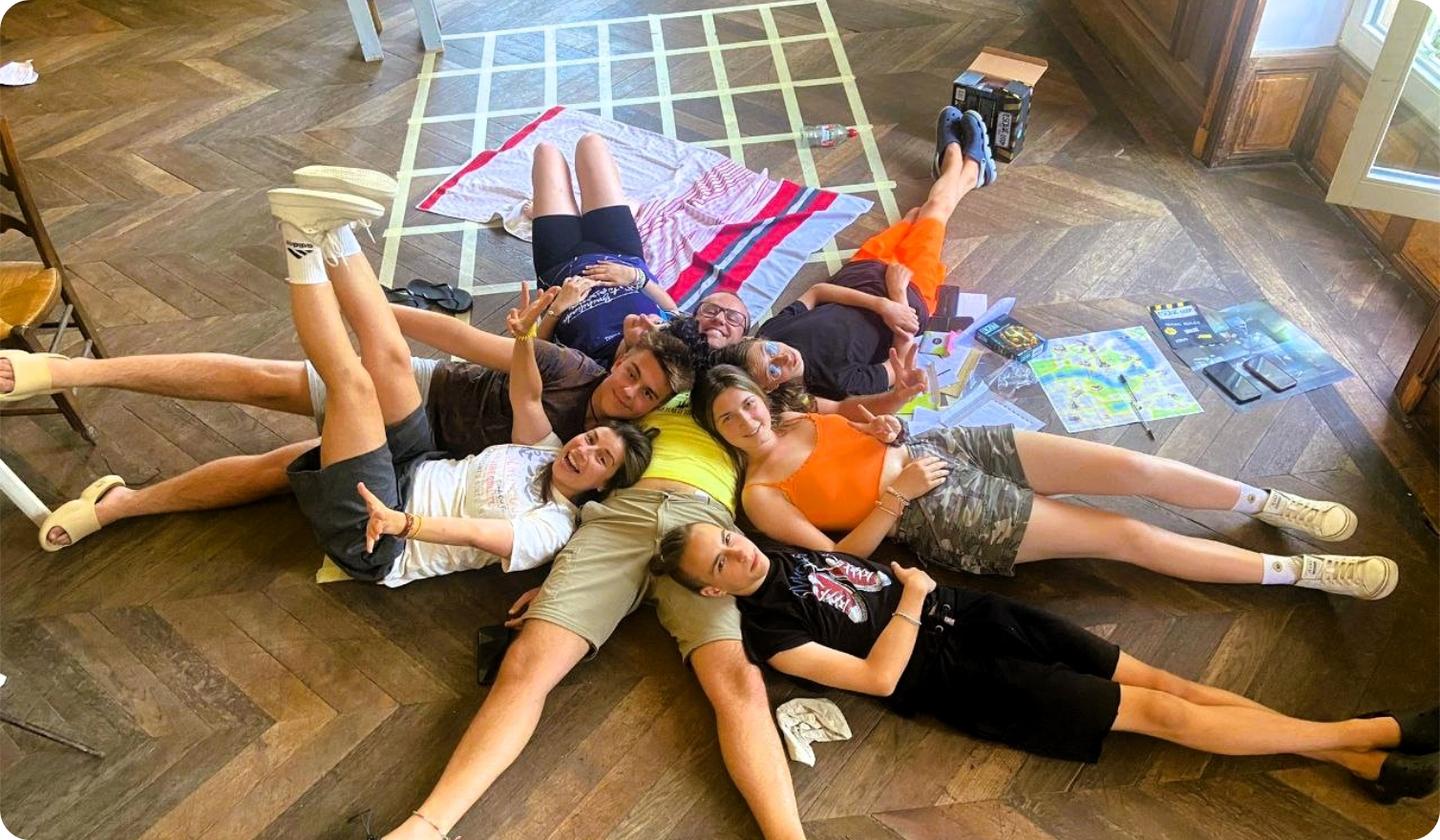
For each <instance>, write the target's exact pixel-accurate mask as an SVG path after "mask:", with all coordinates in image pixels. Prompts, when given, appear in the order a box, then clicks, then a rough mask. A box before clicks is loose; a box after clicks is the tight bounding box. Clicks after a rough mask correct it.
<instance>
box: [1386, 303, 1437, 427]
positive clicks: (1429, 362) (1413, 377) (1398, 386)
mask: <svg viewBox="0 0 1440 840" xmlns="http://www.w3.org/2000/svg"><path fill="white" fill-rule="evenodd" d="M1437 374H1440V306H1437V307H1435V311H1434V312H1432V313H1431V315H1430V323H1429V325H1428V326H1426V327H1425V332H1424V333H1423V334H1422V335H1421V336H1420V341H1419V342H1417V343H1416V344H1415V352H1413V353H1411V354H1410V361H1409V362H1407V363H1406V364H1405V370H1403V371H1401V373H1400V381H1399V382H1397V383H1395V401H1396V402H1397V403H1399V405H1400V410H1401V411H1404V412H1406V413H1409V412H1412V411H1414V410H1415V409H1416V408H1417V407H1419V405H1420V403H1421V401H1422V400H1424V399H1425V396H1426V393H1427V392H1429V391H1434V390H1436V388H1435V377H1436V375H1437ZM1432 396H1433V395H1432Z"/></svg>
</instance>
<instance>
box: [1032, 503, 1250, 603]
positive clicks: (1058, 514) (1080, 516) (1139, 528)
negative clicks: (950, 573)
mask: <svg viewBox="0 0 1440 840" xmlns="http://www.w3.org/2000/svg"><path fill="white" fill-rule="evenodd" d="M1058 557H1098V558H1100V559H1102V560H1119V561H1121V562H1122V563H1131V564H1133V565H1136V566H1141V567H1143V568H1146V569H1149V570H1151V571H1154V572H1159V573H1160V574H1162V575H1169V576H1170V577H1176V578H1183V579H1185V580H1195V581H1203V582H1206V583H1260V581H1261V579H1262V578H1263V577H1264V562H1265V561H1264V559H1263V558H1262V557H1261V556H1260V555H1259V554H1258V553H1256V552H1254V551H1249V550H1247V549H1243V548H1240V547H1238V546H1233V545H1227V544H1225V543H1222V542H1216V541H1214V540H1202V539H1200V538H1198V537H1186V536H1181V535H1180V534H1174V533H1171V532H1169V531H1166V530H1165V529H1164V528H1157V527H1155V526H1154V525H1150V524H1147V523H1145V522H1141V521H1139V520H1136V519H1131V518H1130V517H1128V516H1121V515H1120V514H1118V513H1110V512H1109V511H1103V510H1095V509H1093V508H1087V507H1081V506H1079V505H1072V504H1068V503H1066V502H1060V501H1056V500H1055V499H1047V498H1045V497H1044V496H1036V497H1035V506H1034V508H1033V509H1032V510H1031V513H1030V522H1029V524H1028V525H1027V526H1026V528H1025V536H1024V538H1023V539H1022V540H1021V541H1020V550H1019V553H1018V556H1017V558H1016V562H1018V563H1030V562H1034V561H1036V560H1049V559H1052V558H1058Z"/></svg>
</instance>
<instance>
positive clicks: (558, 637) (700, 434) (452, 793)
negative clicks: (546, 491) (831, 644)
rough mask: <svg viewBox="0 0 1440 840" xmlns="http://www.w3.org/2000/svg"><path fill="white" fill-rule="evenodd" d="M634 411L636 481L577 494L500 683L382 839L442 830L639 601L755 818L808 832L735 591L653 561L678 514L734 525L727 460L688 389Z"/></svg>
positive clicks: (519, 608) (772, 829)
mask: <svg viewBox="0 0 1440 840" xmlns="http://www.w3.org/2000/svg"><path fill="white" fill-rule="evenodd" d="M640 425H641V426H642V427H651V428H657V429H659V430H660V434H659V436H658V437H656V438H655V445H654V454H653V456H652V458H651V461H650V466H649V468H648V469H647V470H646V471H645V474H644V476H643V477H642V478H641V479H640V481H639V482H638V483H636V484H635V485H634V486H632V487H629V488H626V489H624V490H619V491H616V492H613V493H611V494H610V495H609V496H608V497H607V498H605V499H604V500H602V501H598V502H590V503H589V504H587V505H586V506H585V508H584V510H583V511H582V512H581V515H580V528H579V530H577V531H576V532H575V536H574V537H572V538H571V540H570V542H569V544H568V545H566V547H565V548H564V549H562V550H561V552H560V554H559V556H557V557H556V558H555V562H554V565H553V566H552V567H551V570H550V574H549V576H548V577H547V578H546V579H545V583H544V585H543V586H541V587H540V588H539V589H538V590H534V591H532V592H530V593H526V595H525V596H523V597H522V598H521V599H520V601H519V602H517V603H516V605H515V606H514V607H513V608H512V609H511V612H512V614H515V613H519V615H517V617H516V618H514V619H513V620H512V621H511V622H510V623H511V624H519V625H520V626H521V629H520V633H519V635H518V636H517V637H516V639H515V641H514V643H513V644H512V645H511V646H510V649H509V650H508V651H507V652H506V654H505V658H504V661H503V662H502V663H501V665H500V670H499V674H498V676H497V677H496V680H495V684H494V686H493V687H492V688H491V689H490V693H489V694H488V695H487V696H486V697H485V701H484V703H483V704H482V705H481V706H480V710H479V711H478V712H476V714H475V718H474V720H473V721H471V723H470V726H469V728H468V729H467V730H466V731H465V735H464V736H463V737H462V738H461V739H460V743H459V745H458V746H457V747H456V748H455V752H454V754H453V755H452V756H451V757H450V761H449V763H448V764H447V765H446V767H445V771H444V773H443V774H441V776H440V780H439V781H438V782H437V783H436V784H435V787H434V789H433V790H432V791H431V792H430V795H429V796H428V797H426V799H425V802H424V803H423V804H421V806H420V807H419V808H418V809H416V810H415V811H414V812H413V814H412V815H411V817H410V818H409V819H407V820H406V821H405V822H404V823H402V824H401V825H399V826H397V827H396V828H395V830H394V831H392V832H391V833H390V834H388V835H386V837H387V840H388V839H389V838H424V840H435V838H436V837H439V836H449V834H450V833H451V831H452V829H453V828H454V826H455V824H456V823H457V822H458V821H459V820H460V818H461V817H462V816H464V815H465V812H466V811H468V810H469V809H470V807H471V806H472V805H473V804H474V803H475V801H476V800H477V799H479V798H480V796H481V795H483V794H484V793H485V791H486V790H487V789H488V788H489V787H490V785H491V784H492V783H493V782H494V781H495V779H496V778H497V777H499V775H500V774H501V773H502V772H504V771H505V769H506V768H507V767H509V766H510V764H511V763H512V762H514V761H515V759H516V758H517V757H518V756H519V755H520V751H521V750H523V749H524V748H525V745H526V743H527V742H528V741H529V740H530V736H531V735H532V734H533V733H534V732H535V727H536V725H537V724H538V723H539V720H540V714H541V711H542V710H543V709H544V706H545V700H546V698H547V697H548V695H549V693H550V691H551V689H553V688H554V687H555V685H556V684H558V683H559V682H560V680H561V679H563V678H564V677H565V675H566V674H568V673H569V672H570V669H571V668H574V667H575V665H577V664H578V663H579V662H580V661H581V660H582V659H584V658H586V657H587V656H588V655H590V654H593V653H594V652H595V651H596V650H598V649H599V648H600V646H601V645H603V644H605V641H606V640H607V639H609V638H610V634H611V633H613V632H614V631H615V628H616V626H618V625H619V623H620V621H621V620H622V619H624V618H625V616H627V615H629V614H630V613H632V612H634V611H635V610H636V609H638V608H639V607H640V605H641V604H642V603H646V602H651V603H654V604H655V608H656V611H657V613H658V615H659V617H660V623H661V624H663V625H664V626H665V629H666V630H668V631H669V632H670V635H672V636H674V637H675V640H676V643H677V644H678V646H679V648H680V654H681V656H683V657H684V658H685V660H686V661H687V662H688V663H689V664H690V666H691V667H692V668H693V669H694V670H695V676H696V677H697V678H698V679H699V680H700V685H701V686H702V687H703V688H704V689H705V695H706V697H707V698H709V700H710V703H711V705H712V706H714V708H715V722H716V726H717V728H718V730H719V736H720V751H721V754H722V755H723V756H724V759H725V765H726V768H727V769H728V770H729V771H730V777H731V779H733V780H734V782H735V786H736V787H737V788H739V789H740V793H741V794H742V795H743V796H744V797H745V801H746V803H747V804H748V805H749V806H750V811H751V813H753V814H754V816H755V820H756V822H758V823H759V825H760V829H761V831H762V832H763V833H764V835H765V836H766V837H767V838H770V840H776V838H786V840H793V838H803V837H804V831H803V829H802V828H801V825H800V817H799V812H798V810H797V809H796V806H795V793H794V789H793V787H792V786H791V781H790V770H789V768H788V766H787V765H786V761H785V754H784V752H783V751H782V750H781V747H780V739H779V737H778V735H777V733H776V729H775V724H774V722H773V721H772V720H771V718H770V706H769V701H768V700H767V698H766V695H765V682H764V679H763V678H762V677H761V675H760V671H759V669H757V668H756V667H755V666H754V665H752V664H750V663H749V661H748V660H747V659H746V658H745V652H744V650H743V648H742V647H741V642H740V638H741V637H740V615H739V613H738V612H737V611H736V609H735V602H734V599H732V598H706V597H703V596H701V595H699V594H697V593H695V592H691V591H690V590H688V589H686V588H685V587H684V586H682V585H680V584H678V583H676V582H675V581H674V580H671V579H670V578H668V577H665V578H656V577H653V576H651V574H650V571H649V568H648V567H649V563H650V559H651V558H652V557H654V556H655V554H656V553H657V552H658V550H659V546H660V537H661V536H662V535H663V534H665V533H666V532H667V531H669V530H670V529H672V528H675V527H677V526H680V525H686V524H690V523H694V522H707V523H711V524H714V525H718V526H719V527H721V528H726V529H730V528H734V527H735V525H734V506H735V488H736V486H737V482H736V479H737V474H736V471H735V464H734V462H733V461H732V460H731V458H730V456H729V455H728V454H727V453H726V452H725V450H724V448H723V447H722V446H721V445H720V443H719V442H718V441H716V440H715V439H714V438H713V437H711V436H710V435H709V434H708V433H707V432H705V431H704V430H703V429H701V428H700V427H699V426H698V425H697V424H696V423H695V421H694V420H693V419H692V418H691V416H690V411H689V405H688V400H687V399H686V398H685V397H683V396H682V397H677V398H676V399H675V400H674V401H672V402H671V404H670V405H667V406H666V407H665V408H663V409H660V410H658V411H655V412H652V413H651V414H650V415H648V416H647V417H646V418H645V419H644V420H642V421H641V423H640Z"/></svg>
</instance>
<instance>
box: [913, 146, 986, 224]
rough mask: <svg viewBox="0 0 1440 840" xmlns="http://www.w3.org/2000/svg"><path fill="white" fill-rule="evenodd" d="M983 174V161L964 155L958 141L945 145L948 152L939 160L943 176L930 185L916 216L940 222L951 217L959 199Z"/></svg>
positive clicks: (947, 220)
mask: <svg viewBox="0 0 1440 840" xmlns="http://www.w3.org/2000/svg"><path fill="white" fill-rule="evenodd" d="M979 175H980V164H979V163H976V162H975V161H973V160H971V159H970V158H967V157H965V155H964V154H962V153H961V151H960V144H959V143H951V144H950V145H948V146H946V147H945V156H944V157H942V158H941V162H940V177H939V178H937V179H935V183H934V184H932V185H931V186H930V193H929V195H927V196H926V197H925V203H924V204H921V205H920V208H919V210H918V211H917V212H916V214H915V215H916V218H917V219H937V220H939V222H940V223H941V224H945V223H947V222H949V221H950V217H951V216H952V215H954V213H955V208H956V206H958V205H959V204H960V199H962V198H964V197H965V195H966V193H968V192H970V191H971V190H973V189H975V184H976V182H977V179H978V178H979Z"/></svg>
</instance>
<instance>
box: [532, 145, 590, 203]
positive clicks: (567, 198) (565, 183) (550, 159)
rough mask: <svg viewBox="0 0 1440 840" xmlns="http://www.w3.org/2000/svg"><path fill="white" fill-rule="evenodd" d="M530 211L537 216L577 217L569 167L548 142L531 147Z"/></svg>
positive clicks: (558, 151) (557, 150)
mask: <svg viewBox="0 0 1440 840" xmlns="http://www.w3.org/2000/svg"><path fill="white" fill-rule="evenodd" d="M530 188H531V212H532V215H534V216H536V217H538V216H578V215H580V208H579V207H577V206H576V204H575V187H574V186H573V185H572V184H571V182H570V166H569V164H567V163H566V162H565V156H564V155H562V154H560V150H559V149H557V148H555V146H554V145H552V144H550V143H540V144H539V145H537V146H536V147H535V160H534V162H533V163H531V164H530Z"/></svg>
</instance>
